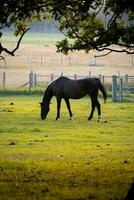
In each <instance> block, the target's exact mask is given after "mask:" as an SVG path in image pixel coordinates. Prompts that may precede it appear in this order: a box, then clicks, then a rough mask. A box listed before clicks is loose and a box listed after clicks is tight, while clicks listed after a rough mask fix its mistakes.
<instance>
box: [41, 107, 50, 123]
mask: <svg viewBox="0 0 134 200" xmlns="http://www.w3.org/2000/svg"><path fill="white" fill-rule="evenodd" d="M40 106H41V115H40V116H41V119H42V120H43V119H46V117H47V114H48V112H49V110H50V108H49V104H45V103H40Z"/></svg>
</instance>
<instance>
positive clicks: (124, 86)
mask: <svg viewBox="0 0 134 200" xmlns="http://www.w3.org/2000/svg"><path fill="white" fill-rule="evenodd" d="M60 76H63V72H61V74H60V75H54V74H50V75H42V74H36V73H33V72H31V73H30V74H29V92H31V88H32V87H33V86H37V85H40V84H49V83H51V82H52V81H54V80H55V79H57V78H58V77H60ZM67 77H69V78H72V79H74V80H76V79H78V78H85V77H92V78H93V77H95V78H99V79H100V80H101V82H102V83H103V84H105V80H106V79H107V78H108V79H110V82H111V84H112V101H113V102H117V101H118V102H122V101H123V93H124V91H126V90H127V91H128V92H131V93H132V92H134V76H129V75H128V74H126V75H124V76H121V75H120V74H118V76H117V75H113V76H104V75H101V74H100V75H98V76H91V72H89V74H88V75H87V76H78V75H77V74H74V75H69V76H67ZM40 78H48V79H49V81H48V82H45V81H42V82H41V81H39V79H40ZM130 81H131V82H132V85H131V86H129V82H130Z"/></svg>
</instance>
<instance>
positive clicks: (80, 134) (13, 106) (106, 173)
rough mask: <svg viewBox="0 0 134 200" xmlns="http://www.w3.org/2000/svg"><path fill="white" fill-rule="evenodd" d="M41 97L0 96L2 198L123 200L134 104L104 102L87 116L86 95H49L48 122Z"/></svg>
mask: <svg viewBox="0 0 134 200" xmlns="http://www.w3.org/2000/svg"><path fill="white" fill-rule="evenodd" d="M41 99H42V96H31V97H30V96H29V97H28V96H18V97H17V96H7V97H6V96H5V97H4V96H3V97H0V200H25V199H27V200H36V199H38V200H62V199H63V200H92V199H94V200H123V199H124V197H125V195H126V194H127V191H128V189H129V187H130V185H131V183H132V182H133V181H134V118H133V117H134V104H133V103H111V101H110V100H109V101H108V102H107V103H106V104H104V103H103V101H102V100H100V101H101V105H102V114H103V120H102V122H99V123H98V122H97V113H96V112H95V115H94V119H93V120H92V121H91V122H89V121H88V120H87V118H88V115H89V111H90V110H91V109H90V101H89V99H88V98H84V99H81V100H73V101H71V107H72V111H73V113H74V117H73V120H72V121H70V120H69V119H68V112H67V109H66V107H65V103H64V102H62V108H61V119H60V120H59V121H55V117H56V102H55V99H53V101H52V104H51V110H50V113H49V115H48V118H47V120H46V121H42V120H41V119H40V107H39V103H38V102H39V101H41Z"/></svg>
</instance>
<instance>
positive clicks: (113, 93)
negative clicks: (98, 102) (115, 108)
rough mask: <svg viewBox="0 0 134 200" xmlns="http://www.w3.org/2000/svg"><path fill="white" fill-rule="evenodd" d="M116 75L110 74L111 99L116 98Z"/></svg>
mask: <svg viewBox="0 0 134 200" xmlns="http://www.w3.org/2000/svg"><path fill="white" fill-rule="evenodd" d="M116 97H117V76H115V75H114V76H112V101H113V102H115V101H116V100H117V98H116Z"/></svg>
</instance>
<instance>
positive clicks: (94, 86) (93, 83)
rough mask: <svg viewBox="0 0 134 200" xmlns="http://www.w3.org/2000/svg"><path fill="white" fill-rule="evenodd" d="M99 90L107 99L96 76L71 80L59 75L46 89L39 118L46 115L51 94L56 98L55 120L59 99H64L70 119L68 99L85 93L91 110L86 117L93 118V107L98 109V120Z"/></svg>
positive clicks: (77, 97) (76, 97)
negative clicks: (89, 98)
mask: <svg viewBox="0 0 134 200" xmlns="http://www.w3.org/2000/svg"><path fill="white" fill-rule="evenodd" d="M99 90H100V91H101V92H102V94H103V97H104V101H106V99H107V93H106V90H105V88H104V86H103V85H102V83H101V81H100V80H99V79H98V78H84V79H77V80H71V79H69V78H67V77H63V76H62V77H60V78H58V79H57V80H55V81H53V82H52V83H51V84H50V85H49V86H48V87H47V89H46V91H45V93H44V97H43V100H42V103H40V104H41V119H46V116H47V114H48V112H49V110H50V108H49V105H50V100H51V99H52V97H53V96H55V97H56V99H57V116H56V120H58V119H59V118H60V106H61V100H62V99H64V100H65V102H66V105H67V108H68V111H69V115H70V119H71V118H72V116H73V114H72V111H71V107H70V102H69V99H80V98H82V97H84V96H86V95H89V96H90V97H91V104H92V110H91V113H90V115H89V117H88V120H91V119H92V118H93V113H94V110H95V107H97V110H98V121H100V119H101V106H100V103H99V101H98V99H97V96H98V91H99Z"/></svg>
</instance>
